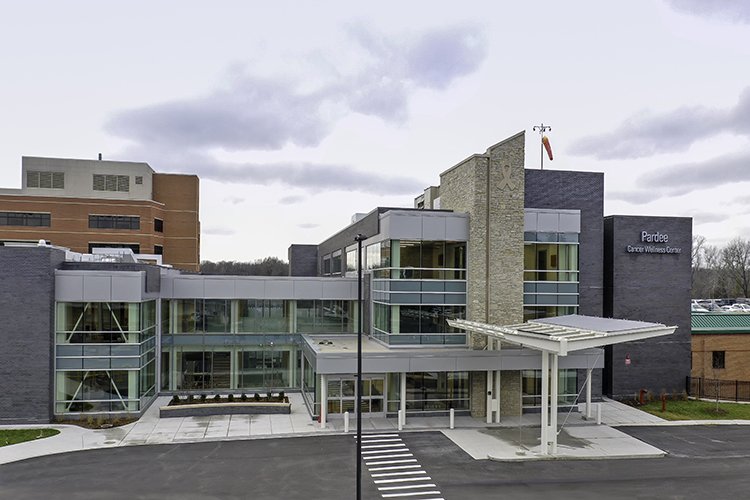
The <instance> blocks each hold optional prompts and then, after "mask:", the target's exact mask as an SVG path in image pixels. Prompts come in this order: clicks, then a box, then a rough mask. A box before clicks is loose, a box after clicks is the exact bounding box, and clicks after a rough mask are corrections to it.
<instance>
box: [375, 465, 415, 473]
mask: <svg viewBox="0 0 750 500" xmlns="http://www.w3.org/2000/svg"><path fill="white" fill-rule="evenodd" d="M421 467H422V466H421V465H389V466H387V467H373V468H371V469H369V471H370V472H375V471H379V470H398V469H419V468H421Z"/></svg>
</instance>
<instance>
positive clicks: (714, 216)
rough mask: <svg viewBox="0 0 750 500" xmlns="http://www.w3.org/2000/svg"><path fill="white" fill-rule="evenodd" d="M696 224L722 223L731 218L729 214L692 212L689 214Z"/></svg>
mask: <svg viewBox="0 0 750 500" xmlns="http://www.w3.org/2000/svg"><path fill="white" fill-rule="evenodd" d="M688 215H690V216H691V217H692V218H693V221H695V223H696V224H711V223H714V222H723V221H725V220H727V219H729V218H730V217H731V215H730V214H722V213H718V212H694V213H689V214H688Z"/></svg>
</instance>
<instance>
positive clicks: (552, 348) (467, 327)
mask: <svg viewBox="0 0 750 500" xmlns="http://www.w3.org/2000/svg"><path fill="white" fill-rule="evenodd" d="M448 324H449V325H450V326H452V327H453V328H458V329H460V330H464V331H467V332H472V333H478V334H481V335H486V336H487V338H488V340H489V339H495V340H501V341H504V342H509V343H511V344H516V345H520V346H522V347H530V348H532V349H535V350H538V351H540V353H541V356H542V374H543V375H542V408H541V410H542V412H541V413H542V415H541V417H542V429H541V440H540V442H541V450H540V451H541V453H542V454H545V455H546V454H548V453H549V454H552V455H555V454H556V453H557V434H558V430H557V404H558V401H557V399H558V392H557V381H558V357H559V356H567V354H568V353H569V352H573V351H579V350H581V349H589V348H593V347H603V346H607V345H612V344H619V343H622V342H629V341H632V340H643V339H648V338H652V337H660V336H663V335H671V334H672V333H674V331H675V330H676V329H677V327H676V326H666V325H663V324H661V323H647V322H644V321H630V320H624V319H612V318H599V317H595V316H580V315H577V314H571V315H569V316H557V317H554V318H544V319H537V320H533V321H528V322H526V323H521V324H517V325H507V326H497V325H490V324H487V323H479V322H476V321H468V320H465V319H453V320H448ZM492 344H493V342H492V341H491V340H490V342H489V345H490V346H491V345H492ZM489 376H490V372H488V377H489ZM488 380H489V378H488ZM489 402H490V400H489V396H488V405H489ZM586 414H587V417H588V418H591V368H589V369H587V377H586ZM487 418H488V422H489V412H488V417H487Z"/></svg>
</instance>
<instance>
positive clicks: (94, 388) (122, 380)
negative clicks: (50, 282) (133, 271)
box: [55, 301, 156, 413]
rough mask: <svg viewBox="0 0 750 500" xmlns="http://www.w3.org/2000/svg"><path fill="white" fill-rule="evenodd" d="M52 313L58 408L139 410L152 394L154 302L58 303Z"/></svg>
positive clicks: (66, 410) (59, 410)
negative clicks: (53, 319) (54, 323)
mask: <svg viewBox="0 0 750 500" xmlns="http://www.w3.org/2000/svg"><path fill="white" fill-rule="evenodd" d="M56 316H57V317H56V330H57V334H56V346H55V353H56V369H57V375H56V379H55V383H56V398H55V399H56V401H55V412H56V413H80V412H118V411H137V410H138V409H139V408H140V401H141V399H142V398H146V397H152V396H154V394H155V392H156V387H155V384H156V359H155V358H156V302H155V301H146V302H142V303H137V302H134V303H128V302H60V303H58V304H57V314H56ZM80 344H83V345H80Z"/></svg>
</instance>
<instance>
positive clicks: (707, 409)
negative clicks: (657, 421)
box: [638, 399, 750, 420]
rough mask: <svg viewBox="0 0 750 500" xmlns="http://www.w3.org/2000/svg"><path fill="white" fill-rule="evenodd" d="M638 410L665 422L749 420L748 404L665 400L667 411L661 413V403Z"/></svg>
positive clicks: (657, 402)
mask: <svg viewBox="0 0 750 500" xmlns="http://www.w3.org/2000/svg"><path fill="white" fill-rule="evenodd" d="M638 408H639V409H641V410H643V411H647V412H648V413H651V414H652V415H656V416H657V417H661V418H663V419H665V420H750V404H738V403H719V412H718V413H717V412H716V402H715V401H698V400H692V399H690V400H687V401H679V400H671V399H668V400H667V411H665V412H662V411H661V401H651V402H650V403H646V404H645V405H643V406H639V407H638Z"/></svg>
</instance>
